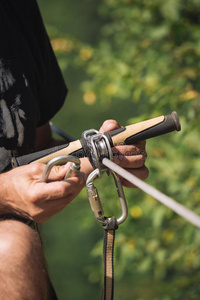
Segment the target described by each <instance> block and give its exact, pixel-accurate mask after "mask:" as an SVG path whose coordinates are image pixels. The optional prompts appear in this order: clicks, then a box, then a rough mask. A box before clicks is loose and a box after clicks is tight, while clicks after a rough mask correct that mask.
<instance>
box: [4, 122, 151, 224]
mask: <svg viewBox="0 0 200 300" xmlns="http://www.w3.org/2000/svg"><path fill="white" fill-rule="evenodd" d="M119 127H120V125H119V124H118V123H117V122H116V121H114V120H107V121H105V122H104V123H103V125H102V126H101V128H100V132H101V133H103V132H106V131H110V130H114V129H117V128H119ZM36 144H37V145H36V149H37V150H39V149H42V148H45V147H44V146H50V145H52V144H55V141H53V140H52V137H51V132H50V128H49V125H48V124H45V125H44V126H42V127H41V128H39V129H38V133H37V143H36ZM113 153H114V162H116V163H117V164H118V165H120V166H121V167H123V168H126V169H127V170H128V171H129V172H131V173H132V174H135V175H136V176H138V177H139V178H140V179H145V178H147V176H148V169H147V168H146V167H145V157H146V155H144V153H145V142H141V143H139V144H137V145H123V146H116V147H115V148H113ZM44 168H45V165H44V164H42V163H32V164H30V165H26V166H21V167H18V168H15V169H13V170H11V171H9V172H7V173H5V174H1V175H0V181H1V187H2V190H1V195H0V202H1V203H3V204H5V205H6V204H9V205H10V206H11V207H13V208H15V209H20V210H22V211H25V212H26V213H28V214H29V216H30V218H31V219H32V220H34V221H36V222H38V223H44V222H46V221H47V220H48V219H50V218H51V217H52V216H53V215H55V214H57V213H59V212H60V211H61V210H63V209H64V208H65V207H66V206H67V205H68V204H69V203H70V202H71V201H72V200H73V199H74V198H76V196H77V195H78V194H79V192H80V191H81V189H82V188H83V187H84V186H85V182H86V179H87V176H88V175H89V174H90V172H91V171H92V170H93V168H92V166H91V164H90V162H89V161H88V159H87V158H82V159H81V171H80V174H79V175H78V176H76V177H71V178H69V179H67V180H63V177H64V175H65V173H66V171H67V169H68V168H69V164H66V165H64V166H55V167H54V168H53V169H52V171H51V173H50V177H49V180H50V182H48V183H45V182H43V183H41V182H40V179H41V176H42V173H43V171H44ZM122 184H123V185H124V186H126V187H129V188H133V187H134V186H132V185H131V184H130V183H128V182H127V181H126V180H123V179H122Z"/></svg>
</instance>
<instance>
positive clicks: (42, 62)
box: [0, 0, 67, 172]
mask: <svg viewBox="0 0 200 300" xmlns="http://www.w3.org/2000/svg"><path fill="white" fill-rule="evenodd" d="M66 93H67V89H66V86H65V83H64V81H63V77H62V75H61V72H60V69H59V67H58V64H57V61H56V58H55V56H54V53H53V51H52V48H51V45H50V41H49V38H48V36H47V33H46V31H45V28H44V25H43V22H42V18H41V15H40V12H39V9H38V6H37V2H36V0H0V172H2V171H3V170H5V169H6V168H8V165H9V163H10V158H11V156H19V155H24V154H28V153H30V152H33V151H34V145H35V137H36V127H38V126H41V125H43V124H45V123H46V122H47V121H49V120H50V119H51V118H52V117H53V116H54V115H55V114H56V112H57V111H58V110H59V109H60V108H61V106H62V104H63V102H64V99H65V97H66Z"/></svg>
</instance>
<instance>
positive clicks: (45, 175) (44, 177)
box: [40, 155, 80, 182]
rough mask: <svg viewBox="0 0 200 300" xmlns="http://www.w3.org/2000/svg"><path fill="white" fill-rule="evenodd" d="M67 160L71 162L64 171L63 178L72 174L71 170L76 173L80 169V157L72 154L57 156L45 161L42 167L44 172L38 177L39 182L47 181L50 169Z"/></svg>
mask: <svg viewBox="0 0 200 300" xmlns="http://www.w3.org/2000/svg"><path fill="white" fill-rule="evenodd" d="M67 162H72V163H73V164H72V165H71V166H70V168H69V170H68V171H67V172H66V174H65V177H64V179H67V178H69V177H70V175H71V174H72V172H74V173H75V175H78V173H79V171H80V159H79V158H77V157H75V156H72V155H64V156H58V157H55V158H53V159H51V160H50V161H49V162H48V163H47V165H46V167H45V169H44V172H43V174H42V177H41V179H40V182H47V180H48V177H49V174H50V172H51V169H52V168H53V167H54V166H57V165H63V164H66V163H67Z"/></svg>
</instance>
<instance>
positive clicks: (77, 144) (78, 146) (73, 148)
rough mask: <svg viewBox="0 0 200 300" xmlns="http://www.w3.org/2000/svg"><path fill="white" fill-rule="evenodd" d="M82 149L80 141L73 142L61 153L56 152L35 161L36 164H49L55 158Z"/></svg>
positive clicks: (60, 151)
mask: <svg viewBox="0 0 200 300" xmlns="http://www.w3.org/2000/svg"><path fill="white" fill-rule="evenodd" d="M81 148H82V145H81V142H80V140H77V141H74V142H71V143H70V144H69V145H68V146H67V147H66V148H63V149H61V150H59V151H56V152H54V153H51V154H49V155H47V156H44V157H42V158H40V159H38V160H35V161H34V162H40V163H43V164H47V163H48V162H49V161H50V160H51V159H53V158H55V157H58V156H62V155H69V154H71V153H73V152H75V151H77V150H79V149H81ZM34 162H32V163H34Z"/></svg>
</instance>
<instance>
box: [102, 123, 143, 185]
mask: <svg viewBox="0 0 200 300" xmlns="http://www.w3.org/2000/svg"><path fill="white" fill-rule="evenodd" d="M117 128H121V126H120V125H119V124H118V123H117V122H116V121H115V120H107V121H105V122H104V123H103V125H102V126H101V128H100V130H99V131H100V132H101V133H104V132H107V131H111V130H114V129H117ZM145 144H146V142H145V141H141V142H139V143H136V144H134V145H119V146H115V147H113V149H112V152H113V161H114V162H115V163H116V164H118V165H119V166H120V167H122V168H124V169H126V170H127V171H128V172H130V173H131V174H134V175H135V176H137V177H138V178H140V179H142V180H144V179H146V178H147V177H148V169H147V167H146V166H145V159H146V157H147V154H146V151H145ZM121 182H122V184H123V186H125V187H129V188H134V187H135V186H134V185H132V184H131V183H130V182H128V181H127V180H125V179H124V178H121Z"/></svg>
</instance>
